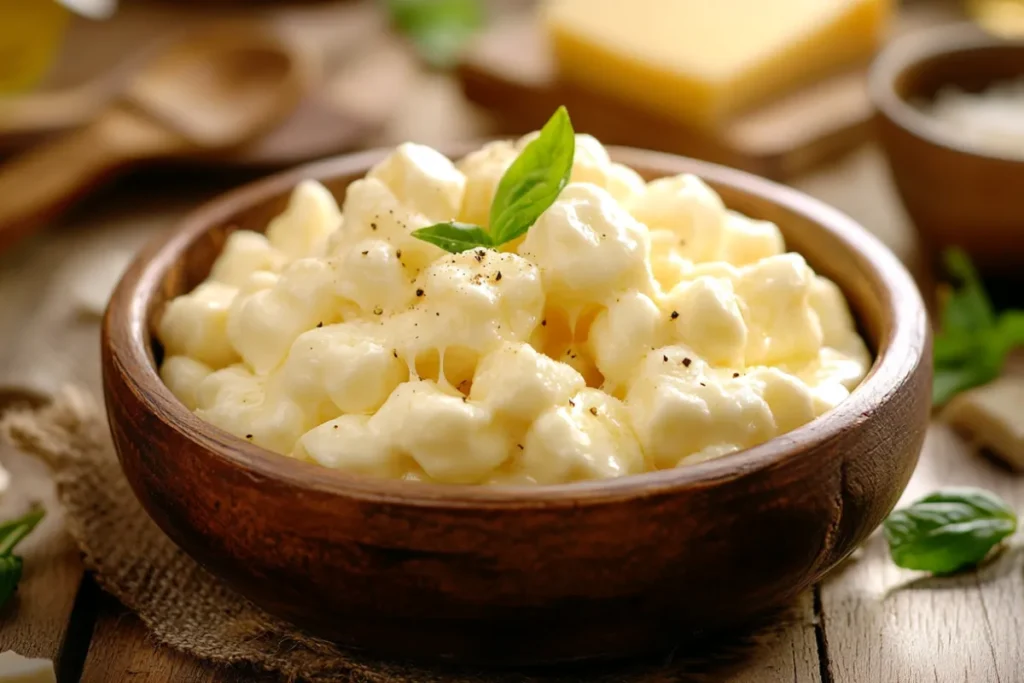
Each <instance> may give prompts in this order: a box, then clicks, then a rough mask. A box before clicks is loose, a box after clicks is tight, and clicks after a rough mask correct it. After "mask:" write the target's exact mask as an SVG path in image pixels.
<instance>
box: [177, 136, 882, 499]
mask: <svg viewBox="0 0 1024 683" xmlns="http://www.w3.org/2000/svg"><path fill="white" fill-rule="evenodd" d="M534 137H535V135H531V136H527V137H526V138H523V139H522V140H519V141H517V142H495V143H490V144H488V145H486V146H484V147H483V148H482V149H480V150H478V151H476V152H473V153H472V154H469V155H468V156H467V157H465V158H464V159H462V160H460V161H458V162H456V163H452V162H451V161H450V160H448V159H447V158H445V157H444V156H443V155H441V154H439V153H438V152H436V151H434V150H432V149H430V148H428V147H424V146H421V145H415V144H404V145H401V146H399V147H398V148H397V149H396V150H395V151H394V152H392V154H391V155H390V156H388V157H387V158H386V159H385V160H384V161H382V162H381V163H379V164H378V165H377V166H375V167H374V168H373V169H371V170H370V172H369V173H368V174H367V175H366V177H365V178H363V179H361V180H357V181H356V182H354V183H352V184H351V185H350V186H349V188H348V190H347V192H346V194H345V197H344V201H343V203H342V205H341V206H340V207H339V206H338V205H337V203H336V200H335V198H334V197H333V196H332V195H331V193H330V192H329V191H327V189H325V188H324V187H323V186H321V185H320V184H318V183H316V182H314V181H303V182H302V183H301V184H300V185H298V186H297V187H296V188H295V190H294V192H293V194H292V197H291V201H290V203H289V205H288V206H287V208H286V210H285V211H284V213H282V214H281V215H280V216H278V217H277V218H275V219H274V220H272V221H271V222H270V224H269V225H268V227H267V232H266V235H265V236H264V235H261V234H256V233H253V232H246V231H238V232H235V233H234V234H232V235H231V237H230V238H229V239H228V240H227V242H226V243H225V246H224V251H223V253H222V254H221V255H220V257H219V258H218V259H217V261H216V263H215V264H214V265H213V268H212V271H211V274H210V277H209V278H208V280H207V281H206V282H204V283H202V284H200V285H199V286H198V287H197V288H196V289H195V290H193V291H192V292H190V293H188V294H184V295H182V296H179V297H177V298H176V299H174V300H173V301H171V302H170V303H169V304H168V305H167V307H166V309H165V310H164V312H163V316H162V318H161V320H160V321H159V327H158V330H159V337H160V340H161V342H162V343H163V348H164V361H163V364H162V366H161V375H162V377H163V380H164V382H165V383H166V385H167V386H168V388H170V390H171V391H172V392H173V393H174V394H175V395H176V396H177V397H178V398H179V399H180V400H181V402H182V403H183V404H184V405H185V406H186V407H187V408H188V409H189V410H192V411H194V412H195V413H196V414H197V415H198V416H199V417H201V418H202V419H204V420H206V421H208V422H210V423H212V424H214V425H216V426H218V427H220V428H222V429H224V430H227V431H228V432H231V433H232V434H235V435H237V436H239V437H241V438H243V439H246V440H248V441H250V442H252V443H255V444H258V445H260V446H263V447H265V448H268V449H270V450H273V451H276V452H278V453H281V454H282V455H285V456H289V457H292V458H296V459H300V460H304V461H307V462H313V463H317V464H319V465H321V466H323V467H327V468H332V469H337V470H343V471H345V472H349V473H353V474H358V475H367V476H377V477H391V478H401V479H408V480H415V481H433V482H443V483H452V484H558V483H565V482H572V481H578V480H585V479H602V478H611V477H621V476H627V475H631V474H637V473H641V472H647V471H651V470H656V469H666V468H673V467H684V466H687V465H691V464H695V463H699V462H702V461H705V460H709V459H712V458H718V457H722V456H724V455H727V454H729V453H733V452H735V451H738V450H741V449H744V448H749V447H751V446H755V445H757V444H759V443H763V442H764V441H767V440H768V439H771V438H773V437H775V436H777V435H779V434H782V433H784V432H787V431H789V430H792V429H795V428H797V427H799V426H801V425H803V424H805V423H807V422H808V421H810V420H813V419H814V418H815V417H816V416H818V415H821V414H822V413H823V412H825V411H827V410H829V409H830V408H832V407H834V406H835V405H836V404H837V403H839V402H840V401H842V400H844V399H845V398H846V397H847V396H848V395H849V393H850V391H851V390H852V389H853V388H854V387H855V386H856V385H857V384H858V383H859V382H860V381H861V379H862V378H863V377H864V375H865V373H866V372H867V370H868V367H869V365H870V362H871V358H870V356H869V353H868V351H867V348H866V347H865V344H864V342H863V341H862V339H861V338H860V336H858V334H857V331H856V329H855V326H854V321H853V318H852V316H851V315H850V311H849V309H848V307H847V303H846V301H845V299H844V298H843V295H842V293H841V292H840V290H839V289H838V287H836V286H835V285H834V284H833V283H831V282H830V281H828V280H827V279H825V278H823V277H821V276H819V275H817V274H815V273H814V271H813V270H812V269H811V268H810V266H808V264H807V263H806V262H805V261H804V259H803V258H802V257H801V256H800V255H798V254H795V253H788V252H786V251H785V246H784V244H783V240H782V236H781V233H780V232H779V230H778V227H777V226H775V225H774V224H772V223H769V222H765V221H759V220H753V219H750V218H747V217H745V216H743V215H741V214H739V213H737V212H735V211H731V210H729V209H728V208H727V207H726V206H725V205H724V204H723V203H722V200H721V198H720V197H719V196H718V195H717V194H716V193H715V191H714V190H712V189H711V188H710V187H709V186H708V185H707V184H705V183H704V182H703V181H702V180H701V179H700V178H698V177H696V176H693V175H680V176H676V177H671V178H661V179H658V180H654V181H652V182H650V183H645V182H644V180H643V179H641V177H640V176H639V175H638V174H637V173H636V172H634V171H633V170H632V169H630V168H628V167H626V166H623V165H621V164H616V163H613V162H612V161H611V160H610V159H609V157H608V153H607V152H606V151H605V149H604V147H602V146H601V144H600V143H599V142H598V141H597V140H595V139H594V138H592V137H590V136H587V135H577V136H576V151H575V155H574V157H573V160H574V161H573V167H572V171H571V176H570V182H569V183H568V185H566V186H565V187H564V189H562V191H561V192H560V193H559V194H558V196H557V199H555V200H554V203H553V204H551V206H550V207H549V208H547V209H546V210H545V211H544V212H543V213H542V214H541V215H540V217H539V218H538V219H537V220H536V222H535V223H534V224H533V225H532V227H530V228H529V230H528V231H527V232H526V234H525V235H520V236H519V237H517V238H515V239H513V240H511V241H508V242H506V243H505V244H503V245H501V246H500V247H498V248H497V249H486V248H475V249H470V250H467V251H463V252H461V253H455V254H453V253H448V252H447V251H445V250H443V249H441V248H440V247H437V246H434V244H431V243H429V242H426V241H423V240H421V239H418V238H417V237H415V236H414V235H412V232H413V231H415V230H417V229H420V228H424V227H427V226H431V225H433V224H436V223H439V222H446V221H459V222H464V223H472V224H476V225H479V226H482V227H484V228H485V229H486V228H488V220H489V212H490V207H491V202H492V201H493V199H494V196H495V193H496V190H497V187H498V184H499V182H500V181H501V178H502V175H503V174H504V173H505V171H506V169H508V168H509V166H510V164H512V162H513V161H514V160H515V159H516V157H517V155H518V154H519V153H520V152H521V151H522V149H523V148H524V146H525V145H526V144H527V143H528V142H529V141H530V140H532V139H534Z"/></svg>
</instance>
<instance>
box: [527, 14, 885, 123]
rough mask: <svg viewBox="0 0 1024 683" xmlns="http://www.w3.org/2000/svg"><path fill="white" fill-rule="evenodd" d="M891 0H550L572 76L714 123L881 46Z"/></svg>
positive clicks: (551, 28) (565, 70) (561, 55)
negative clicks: (879, 44) (880, 42)
mask: <svg viewBox="0 0 1024 683" xmlns="http://www.w3.org/2000/svg"><path fill="white" fill-rule="evenodd" d="M892 2H893V0H549V1H548V2H547V4H546V5H545V6H544V8H543V16H544V22H545V25H546V26H547V29H548V33H549V34H550V37H551V39H552V43H553V45H554V49H555V54H556V57H557V61H558V67H559V71H560V75H561V77H562V78H563V79H565V80H566V81H570V82H574V83H578V84H580V85H583V86H586V87H587V88H589V89H591V90H594V91H598V92H604V93H607V94H609V95H612V96H615V97H617V98H620V99H625V100H628V101H630V102H632V103H635V104H636V105H637V106H639V107H642V108H644V109H647V110H650V111H653V112H655V113H660V114H664V115H667V116H669V117H672V118H674V119H676V120H680V121H683V122H686V123H693V124H698V125H702V126H712V125H715V124H716V123H718V122H719V121H721V120H722V119H723V118H726V117H728V116H730V115H732V114H734V113H735V112H737V111H739V110H742V109H745V108H747V107H750V106H751V105H754V104H757V103H761V102H763V101H765V100H767V99H770V98H771V97H773V96H775V95H779V94H781V93H783V92H785V91H786V90H789V89H792V88H794V87H795V86H798V85H802V84H805V83H808V82H810V81H813V80H815V79H817V78H820V77H822V76H824V75H826V74H828V73H830V72H834V71H836V70H837V69H839V68H840V67H843V66H846V65H849V64H851V63H855V62H858V61H863V60H866V59H867V58H869V57H870V56H871V55H872V54H873V53H874V51H875V49H876V47H877V46H878V43H879V41H880V39H881V37H882V33H883V31H884V29H885V26H886V24H887V20H888V18H889V16H890V14H891V10H892Z"/></svg>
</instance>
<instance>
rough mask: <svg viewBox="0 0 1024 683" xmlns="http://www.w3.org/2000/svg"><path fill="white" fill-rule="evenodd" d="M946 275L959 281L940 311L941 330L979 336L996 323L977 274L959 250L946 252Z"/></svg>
mask: <svg viewBox="0 0 1024 683" xmlns="http://www.w3.org/2000/svg"><path fill="white" fill-rule="evenodd" d="M944 259H945V262H946V270H947V272H948V273H949V274H950V275H952V276H953V278H954V279H956V280H957V281H958V282H959V285H960V286H959V287H958V288H957V289H956V290H954V291H953V293H952V294H950V296H949V299H947V300H946V303H945V305H944V306H943V309H942V317H941V322H942V331H943V332H953V331H960V330H962V331H965V332H970V333H972V334H978V333H979V332H981V331H982V330H986V329H989V328H991V327H994V326H995V324H996V316H995V312H994V311H993V309H992V302H991V301H990V300H989V298H988V294H986V293H985V288H984V287H983V286H982V284H981V279H980V278H979V277H978V273H977V272H976V271H975V270H974V266H973V265H971V261H970V259H969V258H967V255H966V254H965V253H964V252H963V251H961V250H960V249H949V250H947V251H946V253H945V254H944Z"/></svg>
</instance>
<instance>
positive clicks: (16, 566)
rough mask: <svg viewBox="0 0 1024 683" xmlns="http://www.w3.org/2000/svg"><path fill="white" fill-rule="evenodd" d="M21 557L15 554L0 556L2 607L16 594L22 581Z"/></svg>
mask: <svg viewBox="0 0 1024 683" xmlns="http://www.w3.org/2000/svg"><path fill="white" fill-rule="evenodd" d="M21 566H22V563H21V558H20V557H17V556H15V555H7V556H5V557H0V608H2V607H3V606H4V605H6V604H7V601H8V600H10V599H11V597H12V596H13V595H14V591H15V590H17V588H18V582H19V581H21Z"/></svg>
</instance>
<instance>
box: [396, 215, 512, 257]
mask: <svg viewBox="0 0 1024 683" xmlns="http://www.w3.org/2000/svg"><path fill="white" fill-rule="evenodd" d="M412 236H413V237H417V238H419V239H421V240H423V241H424V242H430V243H431V244H433V245H434V246H438V247H441V248H442V249H444V250H445V251H448V252H451V253H453V254H458V253H460V252H463V251H469V250H470V249H476V248H477V247H490V246H493V245H492V243H491V235H490V234H489V233H488V232H487V231H486V230H484V229H483V228H481V227H480V226H479V225H472V224H470V223H458V222H455V221H452V222H451V223H437V224H435V225H431V226H429V227H426V228H420V229H419V230H414V231H413V233H412Z"/></svg>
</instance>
